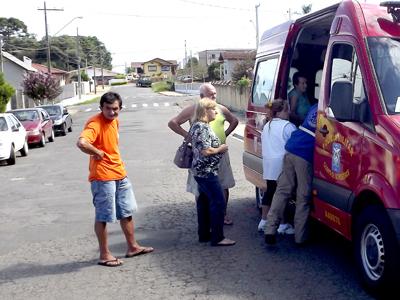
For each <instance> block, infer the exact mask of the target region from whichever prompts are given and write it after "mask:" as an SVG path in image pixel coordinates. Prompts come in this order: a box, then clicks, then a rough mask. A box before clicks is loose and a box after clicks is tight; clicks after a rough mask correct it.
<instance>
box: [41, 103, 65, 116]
mask: <svg viewBox="0 0 400 300" xmlns="http://www.w3.org/2000/svg"><path fill="white" fill-rule="evenodd" d="M43 108H44V109H45V110H46V111H47V112H48V114H49V115H50V116H59V115H61V108H60V107H59V106H58V105H57V106H43Z"/></svg>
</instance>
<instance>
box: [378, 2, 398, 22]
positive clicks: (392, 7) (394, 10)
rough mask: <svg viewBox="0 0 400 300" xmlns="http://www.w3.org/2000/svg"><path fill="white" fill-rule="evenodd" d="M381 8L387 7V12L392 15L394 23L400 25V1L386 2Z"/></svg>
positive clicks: (381, 4)
mask: <svg viewBox="0 0 400 300" xmlns="http://www.w3.org/2000/svg"><path fill="white" fill-rule="evenodd" d="M380 6H383V7H386V8H387V12H388V13H389V14H391V15H392V18H393V21H394V22H396V23H400V1H384V2H381V3H380Z"/></svg>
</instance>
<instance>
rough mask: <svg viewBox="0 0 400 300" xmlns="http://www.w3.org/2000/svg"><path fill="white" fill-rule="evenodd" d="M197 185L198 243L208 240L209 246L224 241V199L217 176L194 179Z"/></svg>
mask: <svg viewBox="0 0 400 300" xmlns="http://www.w3.org/2000/svg"><path fill="white" fill-rule="evenodd" d="M194 178H195V180H196V182H197V184H198V185H199V192H200V196H199V197H198V198H197V218H198V225H199V228H198V233H199V241H200V242H206V241H207V240H208V239H209V238H210V229H211V245H214V246H215V245H216V244H218V243H219V242H220V241H222V240H223V239H224V210H225V198H224V193H223V191H222V187H221V185H220V183H219V180H218V176H215V175H212V174H210V175H209V176H208V177H206V178H205V177H196V176H195V177H194Z"/></svg>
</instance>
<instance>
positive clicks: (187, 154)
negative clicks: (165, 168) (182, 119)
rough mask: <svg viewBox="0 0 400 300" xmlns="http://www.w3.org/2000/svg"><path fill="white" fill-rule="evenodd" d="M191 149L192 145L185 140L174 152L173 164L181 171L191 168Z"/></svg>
mask: <svg viewBox="0 0 400 300" xmlns="http://www.w3.org/2000/svg"><path fill="white" fill-rule="evenodd" d="M192 160H193V149H192V144H191V143H190V142H188V141H186V140H184V141H183V143H182V145H180V146H179V148H178V150H176V153H175V158H174V164H175V165H176V166H177V167H178V168H181V169H190V168H191V167H192Z"/></svg>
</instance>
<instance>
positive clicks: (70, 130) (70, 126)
mask: <svg viewBox="0 0 400 300" xmlns="http://www.w3.org/2000/svg"><path fill="white" fill-rule="evenodd" d="M68 132H72V122H71V125H69V128H68Z"/></svg>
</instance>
